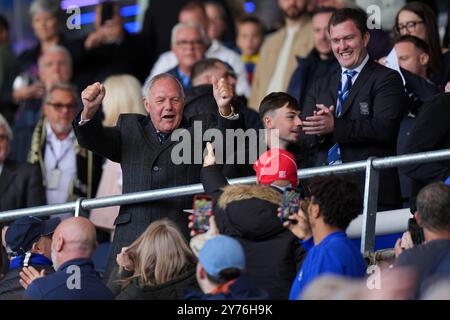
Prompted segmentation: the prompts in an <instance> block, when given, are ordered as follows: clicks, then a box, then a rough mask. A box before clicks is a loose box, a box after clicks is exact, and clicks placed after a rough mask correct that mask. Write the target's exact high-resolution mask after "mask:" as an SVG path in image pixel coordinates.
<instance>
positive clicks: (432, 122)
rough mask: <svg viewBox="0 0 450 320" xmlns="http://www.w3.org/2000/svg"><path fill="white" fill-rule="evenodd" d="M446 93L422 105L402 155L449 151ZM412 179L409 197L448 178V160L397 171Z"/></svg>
mask: <svg viewBox="0 0 450 320" xmlns="http://www.w3.org/2000/svg"><path fill="white" fill-rule="evenodd" d="M449 106H450V93H445V94H441V95H439V96H438V97H436V98H434V99H433V100H431V101H429V102H426V103H424V104H423V105H422V107H421V108H420V110H419V113H418V115H417V117H416V119H415V120H414V124H413V125H412V128H411V129H410V134H409V136H408V139H406V141H405V143H404V148H403V152H404V153H405V154H409V153H419V152H425V151H433V150H440V149H447V148H450V125H449V123H450V109H449ZM399 170H400V172H401V173H403V174H405V175H407V176H408V177H409V178H411V179H412V180H413V183H412V191H411V196H412V197H415V196H416V195H417V193H418V192H419V190H420V189H421V188H422V187H424V186H425V185H427V184H429V183H432V182H435V181H443V180H445V179H446V178H447V177H449V176H450V161H449V160H446V161H438V162H428V163H421V164H416V165H410V166H404V167H400V168H399Z"/></svg>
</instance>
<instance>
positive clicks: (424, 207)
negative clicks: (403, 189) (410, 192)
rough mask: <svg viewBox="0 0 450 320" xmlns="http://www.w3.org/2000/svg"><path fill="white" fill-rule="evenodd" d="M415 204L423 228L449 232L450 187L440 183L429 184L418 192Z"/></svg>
mask: <svg viewBox="0 0 450 320" xmlns="http://www.w3.org/2000/svg"><path fill="white" fill-rule="evenodd" d="M416 203H417V212H418V214H419V217H420V222H421V225H422V227H423V228H425V229H429V230H434V231H440V230H447V231H449V230H450V186H447V185H445V184H444V183H442V182H435V183H432V184H429V185H427V186H426V187H424V188H422V190H420V192H419V194H418V195H417V200H416Z"/></svg>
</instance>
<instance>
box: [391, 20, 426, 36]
mask: <svg viewBox="0 0 450 320" xmlns="http://www.w3.org/2000/svg"><path fill="white" fill-rule="evenodd" d="M420 23H424V22H423V21H408V22H407V23H405V24H399V25H397V26H396V29H397V32H398V33H401V32H402V31H403V30H404V29H405V28H406V30H407V31H408V33H412V32H414V31H415V30H416V25H417V24H420Z"/></svg>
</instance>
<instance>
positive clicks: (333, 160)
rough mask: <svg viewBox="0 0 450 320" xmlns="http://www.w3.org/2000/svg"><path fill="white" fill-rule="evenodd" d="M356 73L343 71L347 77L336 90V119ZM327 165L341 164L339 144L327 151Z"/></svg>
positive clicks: (340, 113) (339, 114)
mask: <svg viewBox="0 0 450 320" xmlns="http://www.w3.org/2000/svg"><path fill="white" fill-rule="evenodd" d="M357 73H358V72H357V71H355V70H345V71H344V74H345V75H346V76H347V81H345V83H344V86H343V87H341V86H339V90H338V99H337V104H336V117H337V118H339V117H340V116H341V115H342V106H343V105H344V103H345V100H346V99H347V97H348V94H349V93H350V89H351V88H352V79H353V77H354V76H355V75H356V74H357ZM327 158H328V159H327V160H328V164H329V165H334V164H341V163H342V159H341V148H340V147H339V143H335V144H334V145H333V146H332V147H331V148H330V150H328V157H327Z"/></svg>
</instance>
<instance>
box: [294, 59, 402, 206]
mask: <svg viewBox="0 0 450 320" xmlns="http://www.w3.org/2000/svg"><path fill="white" fill-rule="evenodd" d="M340 79H341V69H340V68H337V69H336V70H335V71H334V72H333V73H332V74H331V75H328V76H325V77H321V78H318V79H317V80H316V81H315V82H314V84H313V86H312V87H311V90H310V91H309V92H308V95H307V97H306V99H305V105H304V107H303V116H302V118H306V117H308V116H312V115H313V112H314V111H315V110H316V104H324V105H325V106H328V107H329V106H332V105H334V106H336V102H337V92H338V87H339V82H340ZM405 108H406V95H405V92H404V88H403V84H402V80H401V78H400V75H399V74H398V73H397V72H396V71H393V70H391V69H388V68H386V67H384V66H381V65H379V64H378V63H375V62H373V61H371V60H370V59H369V60H368V62H367V64H366V65H365V66H364V68H363V69H362V70H361V73H360V74H359V75H358V77H357V78H356V81H355V83H354V84H353V86H352V88H351V90H350V93H349V95H348V97H347V99H346V101H345V103H344V104H343V106H342V115H341V117H339V118H336V117H335V120H334V131H333V132H332V133H331V134H328V135H325V136H322V137H318V136H304V139H305V141H307V146H308V148H310V149H313V150H314V152H315V154H316V156H315V159H314V161H315V163H316V165H326V164H327V153H328V150H329V149H330V148H331V147H332V146H333V145H334V144H335V143H339V145H340V149H341V158H342V162H344V163H345V162H352V161H358V160H366V159H367V158H369V157H372V156H374V157H387V156H394V155H396V141H397V134H398V128H399V124H400V120H401V116H402V115H403V112H404V110H405ZM355 180H356V182H358V183H359V185H360V186H361V188H362V186H363V185H364V174H357V175H355ZM378 195H379V196H378V204H379V207H385V208H387V207H389V208H396V207H399V206H400V203H401V201H400V186H399V181H398V173H397V169H395V168H393V169H386V170H381V172H380V189H379V193H378Z"/></svg>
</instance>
